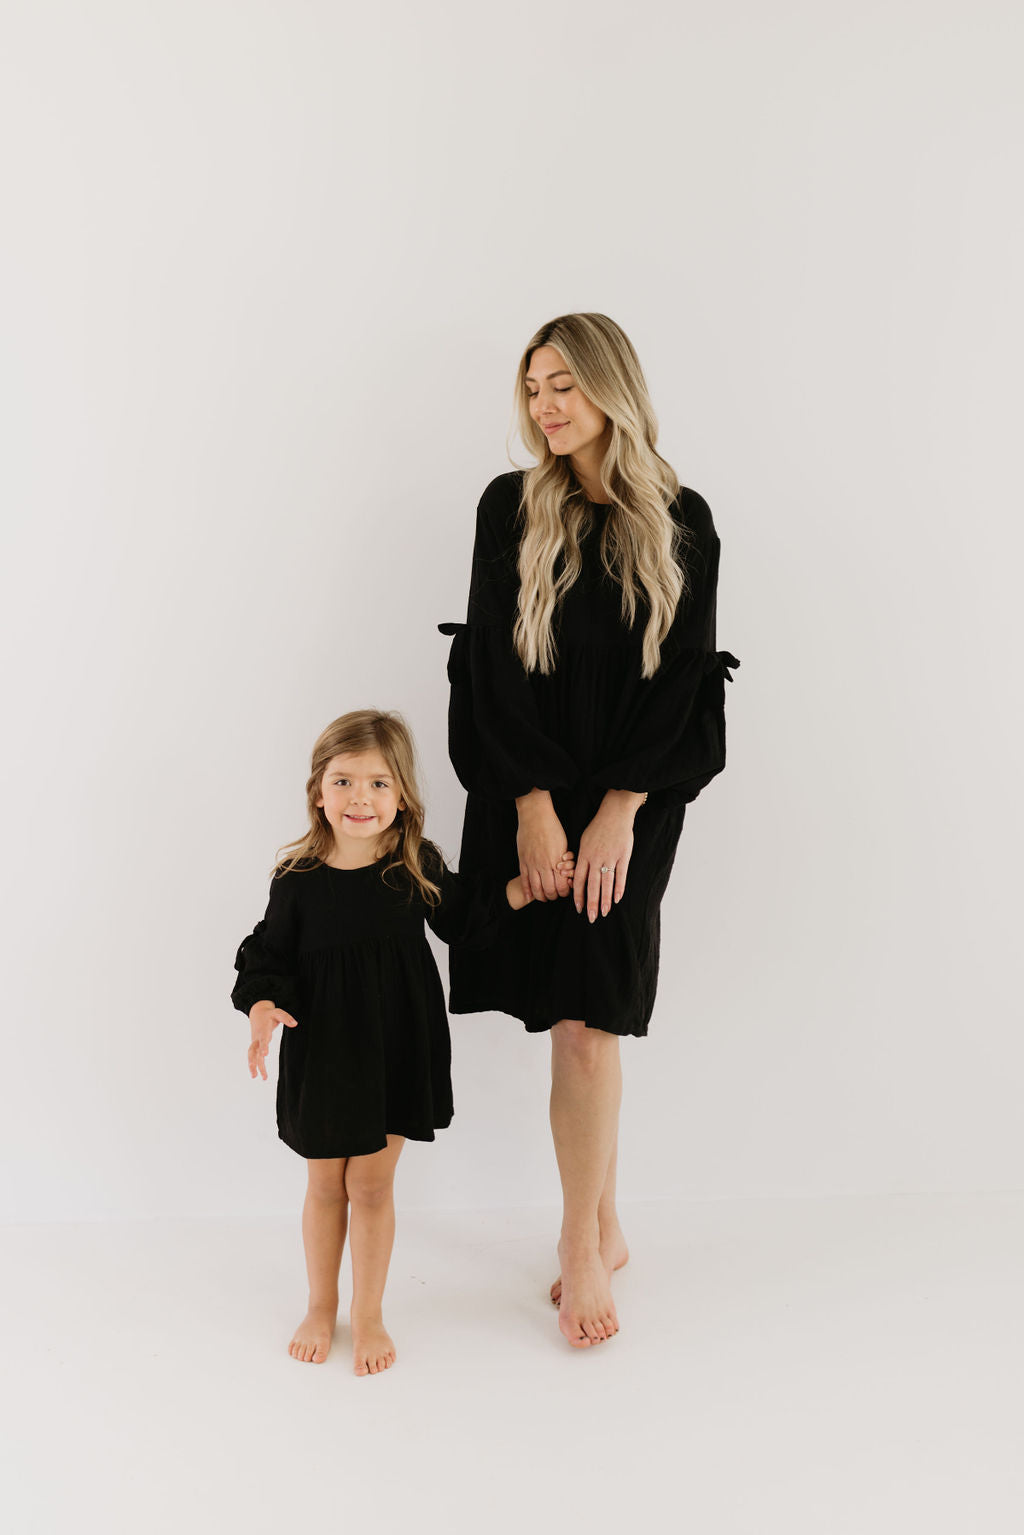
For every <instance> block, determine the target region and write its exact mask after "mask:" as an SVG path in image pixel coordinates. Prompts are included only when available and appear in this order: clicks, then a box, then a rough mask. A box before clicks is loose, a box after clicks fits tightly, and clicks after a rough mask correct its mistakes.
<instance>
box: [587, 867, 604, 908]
mask: <svg viewBox="0 0 1024 1535" xmlns="http://www.w3.org/2000/svg"><path fill="white" fill-rule="evenodd" d="M600 909H601V870H600V868H599V867H598V865H597V864H596V863H592V864H591V865H590V873H589V874H588V876H587V916H588V918H589V919H590V921H591V922H596V921H597V914H598V912H599V911H600Z"/></svg>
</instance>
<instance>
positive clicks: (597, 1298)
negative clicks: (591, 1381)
mask: <svg viewBox="0 0 1024 1535" xmlns="http://www.w3.org/2000/svg"><path fill="white" fill-rule="evenodd" d="M558 1255H559V1257H560V1258H561V1260H562V1276H563V1277H562V1298H561V1304H560V1305H559V1308H558V1326H559V1329H560V1330H561V1332H562V1335H563V1337H565V1338H566V1339H567V1340H568V1342H569V1343H571V1344H572V1346H573V1348H589V1347H590V1346H591V1344H593V1343H604V1342H605V1341H606V1339H608V1338H613V1337H614V1336H615V1334H616V1333H617V1332H618V1330H619V1319H618V1317H617V1316H616V1314H615V1302H614V1301H613V1300H612V1287H611V1280H610V1278H609V1276H608V1272H607V1270H606V1268H605V1265H604V1263H603V1262H602V1260H601V1255H600V1252H599V1251H597V1250H592V1251H589V1252H588V1251H586V1250H585V1249H584V1250H577V1251H575V1252H572V1251H570V1250H569V1248H568V1247H567V1246H566V1245H565V1244H564V1243H562V1242H559V1244H558Z"/></svg>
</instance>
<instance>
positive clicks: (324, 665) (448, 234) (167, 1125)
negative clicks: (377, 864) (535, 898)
mask: <svg viewBox="0 0 1024 1535" xmlns="http://www.w3.org/2000/svg"><path fill="white" fill-rule="evenodd" d="M4 30H5V32H6V34H7V35H6V38H5V40H4V47H3V50H2V52H3V55H4V63H3V65H2V66H0V69H2V71H3V79H2V80H0V113H2V121H0V128H2V141H3V143H4V145H5V152H6V155H7V157H8V164H7V172H6V176H5V191H4V211H5V214H6V219H5V223H6V225H7V233H6V235H5V239H4V254H3V258H2V259H3V261H4V265H5V270H4V273H3V295H4V308H5V316H4V322H3V346H2V349H3V354H4V362H3V366H4V373H5V383H4V404H3V421H4V427H5V431H4V438H5V446H4V451H3V459H2V464H0V475H2V501H3V505H4V515H5V525H6V526H7V527H8V529H9V536H8V538H7V540H6V548H7V552H6V555H5V561H4V566H5V576H4V580H5V592H4V595H3V622H4V626H5V636H4V640H5V656H6V660H7V663H8V664H7V668H6V670H7V672H8V677H7V687H8V690H9V692H8V698H7V701H6V703H5V708H4V715H5V721H6V723H7V725H8V733H7V742H6V746H5V749H4V755H3V768H4V775H5V786H4V793H3V803H4V806H5V809H6V811H7V812H8V825H7V829H6V832H5V847H6V852H7V870H6V872H7V879H6V881H5V882H4V901H5V912H4V932H5V935H6V937H7V939H8V940H9V949H8V957H7V960H6V963H5V965H4V981H5V985H4V991H5V1000H6V1008H5V1012H6V1019H5V1024H6V1038H7V1048H6V1051H5V1064H6V1067H7V1070H6V1072H5V1080H4V1092H5V1100H6V1101H5V1106H4V1108H3V1115H2V1121H0V1125H2V1129H0V1133H2V1136H3V1140H4V1143H5V1145H4V1151H5V1153H6V1165H7V1166H8V1168H9V1169H10V1170H11V1175H9V1176H8V1177H7V1179H6V1185H5V1196H4V1203H3V1211H2V1213H3V1215H4V1216H5V1217H7V1218H13V1219H46V1218H66V1217H67V1218H92V1217H101V1216H113V1217H122V1216H123V1217H136V1216H150V1215H216V1214H222V1213H237V1214H249V1213H256V1212H260V1211H286V1210H295V1209H297V1200H298V1196H299V1190H300V1188H301V1186H302V1182H303V1165H302V1163H301V1162H300V1160H299V1159H298V1158H297V1157H295V1156H293V1155H292V1154H291V1153H290V1152H288V1151H287V1150H285V1148H283V1147H282V1146H281V1145H280V1144H279V1143H278V1142H277V1140H276V1138H275V1133H274V1129H273V1104H272V1087H270V1086H268V1085H265V1084H263V1083H257V1084H254V1083H252V1082H251V1081H250V1080H249V1078H248V1075H247V1072H246V1067H245V1048H246V1044H247V1038H248V1026H247V1024H246V1022H245V1020H244V1019H243V1018H242V1017H241V1016H240V1015H238V1014H235V1013H233V1012H232V1011H231V1009H230V1005H229V1003H228V1000H227V994H228V991H229V988H230V985H231V981H232V975H233V972H232V969H231V961H232V957H233V954H234V949H235V946H236V944H237V942H238V940H239V939H240V937H241V936H242V935H243V934H244V933H245V932H246V931H247V930H248V928H249V927H250V926H251V925H252V923H253V922H254V921H255V920H256V918H257V917H258V916H259V915H260V914H261V912H262V908H263V903H264V900H265V893H266V873H267V870H268V868H269V865H270V863H271V860H272V857H273V854H274V851H275V849H276V847H277V846H278V845H279V844H280V843H281V842H283V841H285V840H288V839H290V838H291V837H293V836H294V835H296V834H297V832H298V831H299V830H300V829H301V826H302V824H303V810H302V789H303V783H304V778H305V773H306V765H307V758H308V752H309V749H310V746H311V744H312V741H313V739H314V737H315V736H316V734H317V732H318V731H319V730H320V729H321V727H322V726H323V725H324V724H325V723H326V722H327V720H329V719H330V718H332V717H333V716H334V715H336V714H338V713H340V712H342V711H343V710H346V709H350V708H353V707H358V706H363V705H367V704H379V705H381V706H384V707H394V708H399V709H402V710H403V711H404V712H405V713H406V715H407V717H408V718H409V720H410V722H411V724H412V726H413V728H414V730H415V732H416V734H417V737H418V740H419V744H420V749H421V754H422V758H423V762H424V767H425V777H426V780H427V786H428V790H429V804H430V816H429V821H428V825H429V828H430V830H431V831H432V832H433V834H434V835H435V836H436V837H437V838H438V839H439V840H440V841H441V842H442V844H443V845H444V846H445V847H446V848H447V849H448V851H449V853H451V854H452V855H454V854H455V853H456V852H457V847H458V834H459V826H460V817H461V804H462V795H461V791H460V789H459V787H458V784H457V783H456V781H455V779H454V776H453V774H452V771H451V769H450V767H449V765H448V762H447V757H446V750H445V711H446V704H447V687H446V679H445V656H446V644H447V642H446V641H445V640H444V639H442V637H441V636H439V635H437V634H436V632H435V627H434V626H435V625H436V624H437V622H439V621H440V620H444V619H452V618H455V619H458V618H460V617H461V616H462V615H463V611H464V603H465V594H466V585H467V577H468V571H469V558H470V549H471V540H472V531H473V518H474V508H475V504H476V499H477V497H478V495H479V492H480V490H481V489H482V487H483V486H484V484H485V483H486V482H487V481H488V480H489V479H490V478H491V477H492V476H493V475H495V474H497V473H500V472H501V471H502V470H504V469H505V468H507V467H508V464H507V460H506V457H505V437H506V430H507V427H508V423H509V420H510V411H511V384H512V378H513V373H514V368H515V364H516V361H517V358H518V356H519V353H520V350H521V348H522V346H523V344H524V342H525V341H526V339H527V338H528V337H529V335H530V334H531V333H532V331H533V330H534V329H535V327H536V326H537V325H538V324H539V323H541V322H542V321H543V320H546V319H548V318H550V317H551V316H553V315H555V314H558V313H561V312H563V311H566V310H569V309H600V310H603V311H605V312H606V313H608V314H611V315H612V316H614V317H615V318H616V319H617V320H618V321H619V322H620V323H621V324H622V325H623V326H624V327H625V328H626V330H627V331H628V332H629V334H630V335H631V337H632V338H633V340H634V342H635V343H636V345H637V348H638V350H639V352H640V355H641V358H642V360H643V361H644V363H645V366H646V369H647V372H648V377H649V381H650V384H651V388H652V393H653V396H654V400H655V403H656V406H657V409H658V412H659V416H660V419H661V422H662V439H661V445H662V448H663V451H664V452H665V454H666V456H667V457H668V458H669V460H670V461H671V462H672V463H673V464H674V465H675V467H676V468H677V470H678V471H679V473H680V475H681V477H682V478H683V480H684V481H685V482H686V483H688V484H690V485H693V486H695V487H696V488H697V489H699V490H700V491H701V492H702V493H703V494H704V495H705V496H706V497H707V498H708V500H709V501H710V503H711V505H712V508H713V510H714V512H715V514H716V519H717V522H718V526H719V531H720V533H721V536H722V541H723V565H722V590H721V599H720V610H719V637H720V642H721V644H722V645H723V646H726V647H728V648H730V649H732V650H734V651H735V653H736V654H737V655H739V656H740V657H741V658H742V660H743V669H742V671H741V672H740V673H739V675H738V678H737V681H736V683H735V685H734V687H733V688H732V689H731V690H730V694H729V700H728V702H729V707H730V758H731V760H730V766H729V770H728V772H727V774H726V775H725V777H724V778H722V779H720V780H718V782H716V783H715V784H714V785H713V786H712V787H711V788H710V789H709V790H708V791H707V793H706V795H705V796H704V797H703V798H702V799H701V800H700V801H699V802H698V803H697V805H696V806H695V807H694V808H693V809H692V811H691V812H690V815H689V818H688V822H687V827H686V830H685V832H684V837H683V841H682V844H681V849H680V857H679V860H678V862H677V866H676V872H675V875H674V880H673V884H672V887H671V889H670V893H669V896H668V898H667V901H666V904H665V908H664V914H663V917H664V953H663V969H662V985H661V991H660V996H659V1001H658V1007H657V1011H656V1014H655V1018H654V1022H653V1026H652V1033H651V1037H650V1038H649V1039H648V1040H647V1041H646V1042H637V1041H633V1042H627V1043H626V1044H625V1046H624V1054H625V1057H626V1100H625V1108H624V1124H623V1136H622V1178H621V1190H622V1194H623V1196H624V1197H626V1198H641V1197H659V1196H669V1195H683V1196H691V1197H718V1196H729V1195H738V1194H780V1193H781V1194H802V1193H826V1194H828V1193H839V1194H842V1193H849V1192H884V1191H894V1190H967V1189H975V1188H1009V1187H1020V1186H1021V1183H1022V1181H1024V1149H1022V1142H1021V1136H1020V1133H1019V1082H1020V1077H1021V1071H1022V1069H1024V1043H1022V1037H1021V1031H1020V1029H1019V1027H1018V1026H1017V1025H1018V1019H1019V990H1020V988H1019V981H1018V978H1017V967H1016V965H1015V963H1014V960H1013V953H1012V950H1013V945H1014V940H1015V939H1016V938H1017V929H1018V926H1019V922H1018V921H1015V920H1014V919H1015V918H1017V917H1018V911H1017V910H1016V909H1015V908H1016V907H1017V904H1018V900H1019V873H1018V871H1019V868H1020V856H1021V820H1020V811H1019V776H1020V765H1021V764H1020V742H1021V736H1020V728H1019V721H1018V720H1017V719H1016V718H1015V712H1016V703H1015V701H1016V699H1017V697H1018V696H1019V691H1020V682H1019V678H1018V676H1017V668H1016V665H1015V662H1016V659H1017V651H1016V648H1015V645H1014V638H1015V636H1014V629H1015V627H1016V615H1017V607H1018V588H1019V583H1020V575H1019V572H1020V568H1021V557H1022V553H1024V551H1022V547H1021V545H1022V539H1021V519H1020V495H1019V469H1018V463H1017V443H1016V441H1015V437H1016V435H1018V434H1019V422H1020V400H1019V395H1018V385H1019V379H1020V363H1019V348H1020V335H1021V329H1020V321H1021V304H1022V301H1021V290H1020V272H1021V270H1024V239H1022V225H1021V213H1020V202H1019V198H1018V196H1017V193H1018V191H1019V176H1018V171H1017V168H1016V166H1015V163H1014V152H1015V149H1016V148H1018V147H1019V144H1020V141H1021V133H1022V130H1024V122H1022V116H1024V114H1022V110H1021V104H1020V91H1019V80H1020V44H1021V41H1022V30H1021V23H1020V20H1019V11H1018V8H1017V7H1016V6H1015V5H1013V4H1012V3H1009V0H1008V3H1006V4H1005V5H1000V4H994V3H985V0H974V3H970V4H968V3H966V0H965V3H962V4H944V3H942V0H932V3H924V0H922V3H920V4H917V3H910V0H887V3H874V0H868V3H865V4H862V5H860V6H857V7H853V6H850V5H847V4H827V3H824V4H823V3H785V0H780V3H777V4H774V5H771V6H765V5H762V4H759V3H758V0H724V3H719V4H717V5H715V6H713V7H712V6H708V5H703V4H701V5H697V4H691V3H689V0H682V3H677V4H673V5H672V6H668V5H658V4H651V3H649V0H637V3H634V4H632V5H630V6H629V7H627V8H625V9H624V8H623V7H622V6H621V5H619V4H611V3H607V0H586V3H583V4H579V3H569V4H567V5H562V6H559V7H551V6H550V5H547V4H538V3H536V0H522V3H520V4H519V5H518V6H516V7H514V8H508V9H503V10H501V11H498V10H497V9H495V8H492V7H488V6H486V5H481V4H480V3H479V0H443V3H441V4H440V5H434V6H425V5H421V4H417V3H415V0H397V3H392V4H390V5H388V6H386V7H383V6H367V5H362V6H356V5H354V4H329V3H327V0H319V3H317V0H287V3H286V0H262V3H254V0H173V3H172V0H163V3H156V4H153V5H146V6H141V5H136V4H131V3H128V0H123V3H115V0H92V3H90V4H88V5H81V4H73V3H70V0H65V3H60V0H31V3H28V0H25V3H21V4H17V3H10V0H9V3H8V4H7V5H6V6H5V7H4ZM453 1034H454V1044H455V1084H456V1106H457V1107H456V1121H455V1124H454V1126H453V1127H452V1129H451V1130H450V1131H448V1132H447V1133H446V1134H444V1135H443V1136H441V1137H440V1138H439V1140H438V1142H437V1143H436V1144H435V1145H434V1146H429V1147H419V1146H414V1147H410V1149H409V1152H408V1154H407V1157H406V1159H405V1161H404V1163H403V1167H402V1169H401V1172H400V1177H399V1185H400V1190H399V1197H400V1199H401V1200H402V1201H404V1202H405V1203H406V1204H417V1205H421V1206H429V1205H467V1206H468V1205H503V1204H524V1203H531V1202H535V1201H537V1202H539V1201H553V1200H554V1199H555V1198H556V1195H557V1186H556V1181H555V1174H554V1168H553V1161H552V1156H551V1152H550V1147H549V1142H548V1135H547V1126H546V1103H545V1093H546V1079H547V1060H546V1056H547V1047H546V1043H545V1042H544V1041H543V1040H539V1039H535V1038H529V1037H527V1036H526V1035H525V1034H524V1033H523V1031H522V1030H521V1027H520V1026H519V1025H518V1024H517V1023H515V1022H514V1021H512V1020H508V1019H503V1018H499V1017H497V1016H489V1017H486V1018H482V1019H456V1020H455V1021H454V1025H453Z"/></svg>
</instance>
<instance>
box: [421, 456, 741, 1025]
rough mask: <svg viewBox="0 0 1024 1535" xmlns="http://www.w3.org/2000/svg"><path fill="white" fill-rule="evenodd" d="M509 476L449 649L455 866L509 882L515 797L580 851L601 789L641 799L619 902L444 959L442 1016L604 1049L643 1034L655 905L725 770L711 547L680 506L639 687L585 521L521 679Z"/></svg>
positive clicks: (536, 907)
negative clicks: (665, 596) (457, 788)
mask: <svg viewBox="0 0 1024 1535" xmlns="http://www.w3.org/2000/svg"><path fill="white" fill-rule="evenodd" d="M521 493H522V474H521V472H518V471H517V472H515V473H512V474H503V475H500V476H499V477H498V478H497V479H496V480H493V481H492V482H491V484H490V485H488V487H487V489H486V490H485V491H484V494H483V497H482V499H481V501H480V506H479V509H478V513H477V528H476V544H475V547H474V550H473V570H472V579H471V583H470V593H469V612H468V622H467V623H466V624H442V625H441V626H440V628H441V632H442V633H444V634H451V635H453V640H452V647H451V653H450V656H449V662H448V676H449V680H450V682H451V704H450V709H449V748H450V753H451V759H452V763H453V765H454V767H455V771H456V772H457V774H458V776H459V779H460V780H461V782H462V784H463V786H464V787H465V788H466V789H467V791H468V797H467V800H466V816H465V822H464V826H463V835H462V851H461V856H460V861H459V867H460V869H461V870H462V871H463V873H469V874H472V875H474V876H477V877H481V876H482V877H486V878H487V879H491V880H497V879H506V880H507V879H510V878H511V877H512V876H513V875H516V874H518V872H519V859H518V855H517V852H516V831H517V824H518V817H517V815H516V808H515V803H514V801H515V799H516V797H517V796H519V795H522V794H526V793H528V792H529V791H530V790H531V789H533V788H540V789H548V790H550V792H551V797H552V800H553V802H554V807H555V811H556V812H557V814H558V817H559V819H560V820H561V823H562V825H563V827H564V828H565V833H566V836H567V838H568V843H569V847H570V848H572V849H573V851H578V849H579V845H580V837H581V835H582V833H583V831H584V829H585V827H586V826H587V824H588V822H589V821H590V820H591V819H592V818H593V816H594V814H595V812H596V811H597V809H598V806H599V805H600V803H601V799H602V796H603V794H604V792H605V790H606V789H632V790H636V791H639V792H641V793H642V792H644V791H647V792H648V795H649V797H648V800H647V803H646V805H644V806H643V807H642V808H641V809H640V810H639V811H638V812H637V815H636V820H635V823H634V827H633V834H634V846H633V853H632V857H631V859H630V864H629V872H628V875H627V880H626V891H625V894H624V896H623V898H622V900H621V901H620V902H619V904H618V905H617V906H613V908H612V911H611V913H610V915H609V916H607V917H600V916H599V917H598V919H597V921H596V922H595V923H593V924H591V923H589V922H588V920H587V918H586V915H583V916H580V915H578V914H577V912H576V908H575V905H574V904H573V901H572V899H571V897H570V898H568V899H562V900H558V901H555V902H534V903H532V904H531V905H530V906H528V907H527V908H526V909H525V911H524V912H523V913H522V915H521V918H520V920H519V921H517V922H516V923H515V925H514V926H513V927H510V928H506V929H505V930H504V931H503V932H502V933H501V934H500V935H499V936H498V938H497V939H496V940H494V941H492V942H491V943H489V944H486V945H484V946H482V947H477V948H474V949H469V948H468V947H466V946H464V945H461V944H458V943H456V944H454V945H453V946H452V950H451V954H450V972H451V997H450V1005H451V1010H452V1011H453V1012H456V1013H469V1012H474V1013H475V1012H484V1011H487V1010H490V1009H494V1010H497V1011H499V1012H505V1013H510V1014H511V1015H512V1016H513V1017H515V1018H520V1019H522V1020H523V1022H524V1023H525V1025H526V1027H527V1029H528V1030H530V1031H531V1032H540V1031H542V1030H545V1029H550V1028H551V1026H552V1025H553V1024H555V1023H557V1022H558V1020H559V1019H561V1018H579V1019H582V1020H584V1022H586V1023H587V1024H588V1025H590V1026H591V1027H593V1028H600V1029H605V1030H607V1031H608V1032H609V1033H612V1034H637V1035H642V1034H646V1033H647V1026H648V1023H649V1021H650V1016H651V1012H652V1009H653V1006H654V997H655V990H656V987H657V979H658V956H659V940H660V906H661V898H662V896H663V895H664V893H665V887H666V885H667V883H668V877H669V873H670V872H671V869H672V863H673V860H674V858H675V852H676V844H677V842H678V840H679V834H680V831H681V830H682V825H683V815H684V812H685V807H686V804H687V803H688V802H689V801H690V800H692V799H694V798H695V797H696V795H697V794H698V793H699V792H700V790H701V789H702V788H703V787H704V785H705V784H707V783H708V782H709V781H710V780H711V778H713V777H714V776H715V774H716V773H718V772H720V771H721V770H722V768H723V767H724V766H725V714H724V695H725V687H724V682H725V679H726V678H728V677H729V675H730V673H729V668H731V667H735V666H738V665H739V663H738V662H737V661H736V660H735V658H734V657H732V656H730V655H728V653H727V652H724V651H723V652H718V651H716V650H715V592H716V585H717V578H718V556H719V541H718V536H717V534H716V532H715V527H714V523H713V522H712V518H711V512H710V510H709V508H708V506H707V503H706V502H705V501H704V500H703V499H702V498H701V497H700V496H699V495H697V493H696V492H695V491H692V490H681V491H680V493H679V496H678V498H677V500H676V501H675V502H674V504H673V508H672V513H673V516H674V517H675V518H676V520H677V522H679V523H680V524H681V525H682V524H685V526H686V528H687V529H688V530H689V535H690V538H689V543H688V545H687V546H685V547H684V549H683V555H682V557H683V560H684V562H685V565H686V569H687V573H688V579H689V584H690V593H689V595H688V596H687V597H684V598H683V600H682V601H681V602H680V604H679V609H678V611H677V614H676V618H675V621H674V623H673V625H672V629H671V631H670V633H669V634H668V635H667V636H666V638H665V641H664V643H663V645H662V647H661V665H660V667H659V669H658V671H657V672H656V673H655V675H654V676H653V677H652V678H650V679H648V680H644V679H643V678H642V676H641V651H642V646H643V631H644V625H645V622H646V616H647V615H646V611H645V608H644V606H643V604H642V603H640V604H638V612H637V620H636V623H635V625H634V627H633V628H632V629H629V628H627V627H626V626H625V624H624V623H623V620H622V613H621V589H620V587H619V586H618V584H617V583H616V582H614V581H613V580H612V579H610V578H609V577H608V576H607V574H606V573H605V571H604V568H603V565H602V563H601V558H600V552H599V539H600V532H601V527H602V524H603V519H604V518H605V517H606V516H607V508H606V507H602V506H592V507H591V509H590V510H591V517H592V524H591V527H590V530H589V532H588V533H587V534H586V536H585V537H584V540H583V544H582V552H583V569H582V572H581V574H580V577H579V579H578V580H577V581H576V582H575V584H574V585H573V586H572V587H571V588H570V590H569V591H568V592H567V594H566V596H565V598H564V600H563V602H562V604H561V608H560V611H559V612H558V614H557V615H556V630H555V638H556V642H557V647H558V657H557V664H556V667H555V670H554V671H553V672H552V673H551V674H550V675H548V676H542V675H541V674H540V673H539V672H532V673H529V674H528V673H527V672H526V671H525V670H524V668H523V665H522V663H521V661H520V660H519V657H518V655H517V653H516V651H515V649H514V647H513V643H512V629H513V624H514V622H515V614H516V604H517V600H518V594H519V575H518V552H519V539H520V533H521V522H520V519H519V502H520V497H521Z"/></svg>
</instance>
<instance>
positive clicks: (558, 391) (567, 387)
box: [555, 384, 572, 394]
mask: <svg viewBox="0 0 1024 1535" xmlns="http://www.w3.org/2000/svg"><path fill="white" fill-rule="evenodd" d="M571 388H572V385H571V384H565V385H564V386H563V387H562V388H561V389H556V390H555V393H556V394H568V393H569V390H570V389H571Z"/></svg>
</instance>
